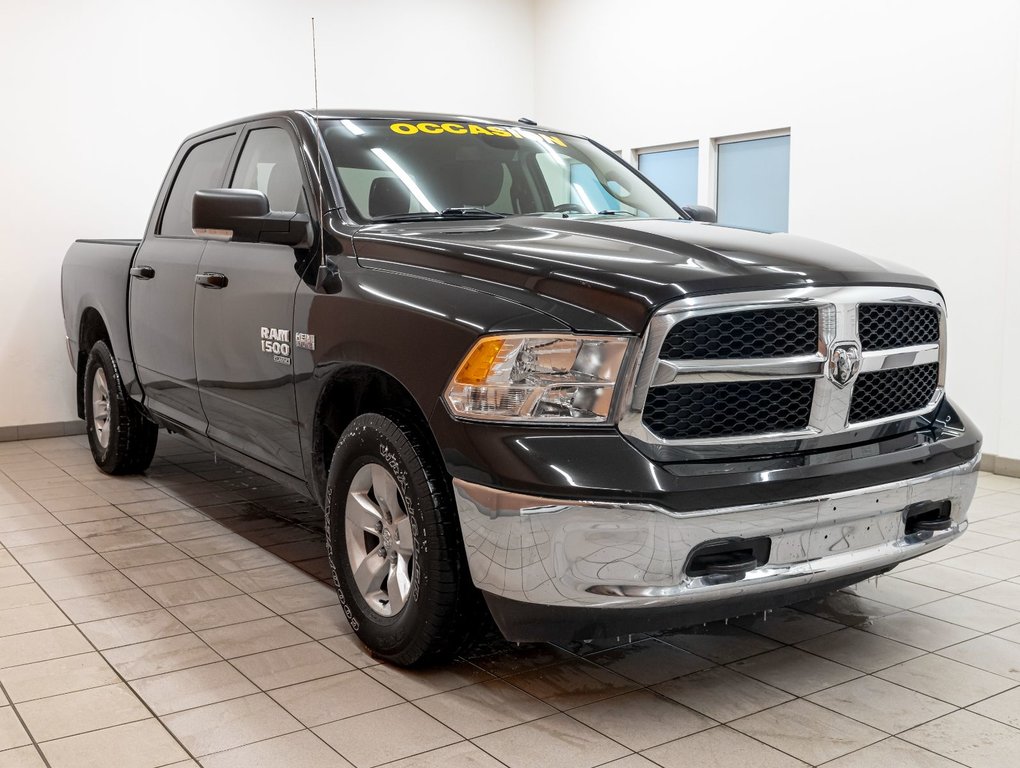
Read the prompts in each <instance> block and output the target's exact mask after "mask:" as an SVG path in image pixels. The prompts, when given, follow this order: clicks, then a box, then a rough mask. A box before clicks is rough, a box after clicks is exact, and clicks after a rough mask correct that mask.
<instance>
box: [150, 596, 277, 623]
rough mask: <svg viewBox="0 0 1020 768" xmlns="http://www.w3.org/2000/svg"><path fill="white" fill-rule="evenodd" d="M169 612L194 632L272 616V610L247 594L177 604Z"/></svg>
mask: <svg viewBox="0 0 1020 768" xmlns="http://www.w3.org/2000/svg"><path fill="white" fill-rule="evenodd" d="M170 612H171V613H172V614H173V615H174V616H176V617H177V618H178V619H180V620H181V621H182V622H184V623H185V624H187V625H188V627H190V628H191V629H193V630H194V631H196V632H197V631H199V630H202V629H213V628H215V627H225V626H227V625H228V624H240V623H242V622H246V621H255V620H257V619H268V618H271V617H272V616H273V612H272V611H270V610H269V609H268V608H266V607H265V606H264V605H262V603H260V602H258V601H256V600H254V599H253V598H251V597H249V596H248V595H235V596H234V597H223V598H220V599H218V600H206V601H205V602H203V603H189V604H186V605H178V606H174V607H173V608H171V609H170Z"/></svg>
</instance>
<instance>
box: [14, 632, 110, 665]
mask: <svg viewBox="0 0 1020 768" xmlns="http://www.w3.org/2000/svg"><path fill="white" fill-rule="evenodd" d="M91 650H92V646H91V645H89V643H88V641H87V640H86V639H85V638H84V637H83V636H82V634H81V632H79V631H78V629H77V628H75V627H70V626H67V627H56V628H53V629H43V630H40V631H38V632H29V633H26V634H23V635H12V636H10V637H0V668H3V667H14V666H18V665H19V664H31V663H33V662H36V661H45V660H46V659H56V658H60V657H62V656H72V655H74V654H79V653H87V652H88V651H91Z"/></svg>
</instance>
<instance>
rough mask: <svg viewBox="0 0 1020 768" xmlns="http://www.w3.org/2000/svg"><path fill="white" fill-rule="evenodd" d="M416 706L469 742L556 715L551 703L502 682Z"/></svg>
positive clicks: (442, 695) (469, 688)
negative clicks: (478, 737)
mask: <svg viewBox="0 0 1020 768" xmlns="http://www.w3.org/2000/svg"><path fill="white" fill-rule="evenodd" d="M415 704H416V705H417V706H418V707H419V708H420V709H422V710H424V711H425V712H427V713H428V714H430V715H431V716H432V717H434V718H435V719H436V720H438V721H439V722H441V723H443V724H444V725H446V726H447V727H449V728H451V729H453V730H455V731H457V733H459V734H460V735H461V736H464V737H465V738H469V739H470V738H475V737H476V736H481V735H483V734H486V733H491V732H493V731H498V730H501V729H503V728H509V727H511V726H514V725H520V724H521V723H526V722H529V721H531V720H537V719H538V718H540V717H547V716H549V715H553V714H556V710H555V709H554V708H552V707H550V706H549V705H548V704H545V703H543V702H541V701H539V700H538V699H536V698H535V697H534V696H531V695H530V694H527V693H525V692H524V691H522V690H520V689H519V688H515V687H514V686H512V685H510V684H509V683H506V682H503V681H502V680H489V681H487V682H483V683H476V684H475V685H469V686H467V687H465V688H457V689H456V690H452V691H447V692H445V693H439V694H436V695H434V696H428V697H426V698H423V699H418V700H417V701H416V702H415Z"/></svg>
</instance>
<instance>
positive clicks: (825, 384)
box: [617, 286, 946, 447]
mask: <svg viewBox="0 0 1020 768" xmlns="http://www.w3.org/2000/svg"><path fill="white" fill-rule="evenodd" d="M883 303H888V304H904V305H911V304H913V305H918V306H930V307H934V308H936V309H937V311H938V313H939V323H940V333H939V342H937V343H929V344H921V345H917V346H913V347H905V348H901V349H883V350H869V351H865V352H861V366H860V371H859V372H858V374H857V375H860V373H866V372H873V371H882V370H889V369H894V368H905V367H911V366H918V365H924V364H927V363H937V364H938V366H939V378H938V385H937V387H936V390H935V392H934V393H933V395H932V399H931V401H930V403H929V404H928V405H927V406H925V407H924V408H921V409H919V410H917V411H911V412H909V413H899V414H895V415H893V416H889V417H886V418H882V419H875V420H873V421H868V422H859V423H853V424H850V423H849V412H850V401H851V397H852V393H853V383H851V384H850V385H849V386H845V387H844V388H841V387H838V386H836V384H835V383H833V382H832V381H830V380H829V378H828V377H827V375H826V367H827V364H828V357H829V350H830V349H831V348H832V347H833V346H834V345H837V344H839V345H844V344H847V343H851V344H855V345H856V347H857V349H858V350H859V351H860V334H859V332H858V325H857V322H858V306H859V305H861V304H883ZM808 306H817V307H818V308H819V312H818V316H819V318H818V323H819V332H818V352H817V353H816V354H813V355H800V356H796V357H783V358H753V359H741V360H734V359H702V360H662V359H659V353H660V350H661V349H662V346H663V342H664V341H665V339H666V337H667V336H668V334H669V332H670V330H671V329H672V328H673V326H675V325H676V324H677V323H680V322H682V321H684V320H686V319H689V318H691V317H695V316H704V315H712V314H721V313H729V312H753V311H759V310H769V309H781V308H788V307H808ZM945 317H946V309H945V303H944V302H943V300H942V297H941V296H940V295H939V294H938V293H937V292H936V291H934V290H930V289H923V288H903V287H894V286H888V287H887V286H849V287H834V288H801V289H796V290H793V291H784V292H779V291H769V292H748V293H733V294H720V295H714V296H699V297H693V298H689V299H681V300H679V301H676V302H672V303H671V304H668V305H666V306H664V307H662V308H661V309H660V310H659V311H658V312H657V313H656V314H655V315H654V316H653V317H652V319H651V321H650V322H649V325H648V328H647V329H646V331H645V333H644V335H643V337H642V340H641V344H640V354H639V355H638V357H637V360H636V362H635V368H634V370H633V371H632V373H631V375H630V376H629V377H628V378H629V380H630V382H632V383H631V389H630V392H629V393H628V394H627V395H625V396H624V397H623V398H621V400H622V401H623V402H622V403H621V405H620V410H619V413H618V419H617V424H618V427H619V429H620V431H621V432H622V433H623V434H624V435H627V436H628V437H631V438H634V439H636V440H638V441H640V442H642V443H646V444H648V445H651V446H684V447H689V446H706V447H711V446H721V447H722V446H734V445H757V444H768V443H774V442H781V441H789V440H791V439H793V440H805V439H806V440H808V441H810V440H811V439H812V438H820V437H823V436H828V435H835V434H839V433H842V432H848V431H851V430H859V429H861V428H865V427H871V426H879V425H883V424H887V423H891V422H896V421H903V420H907V419H911V418H916V417H918V416H923V415H924V414H926V413H929V412H931V410H933V409H934V408H935V407H936V406H937V405H938V404H939V402H940V401H941V399H942V397H943V394H944V386H945V339H946V331H945ZM787 378H813V379H814V380H815V394H814V400H813V403H812V409H811V416H810V419H809V422H808V424H807V426H806V428H805V429H800V430H796V431H786V432H769V433H758V434H754V435H741V436H727V437H697V438H686V439H677V440H668V439H664V438H662V437H660V436H659V435H657V434H656V433H655V432H653V431H651V430H650V429H649V428H648V427H647V426H646V425H645V423H644V421H643V418H642V417H643V411H644V407H645V401H646V400H647V397H648V392H649V389H651V388H653V387H664V386H669V385H676V384H710V383H721V382H730V381H754V380H775V379H787ZM621 394H623V393H621Z"/></svg>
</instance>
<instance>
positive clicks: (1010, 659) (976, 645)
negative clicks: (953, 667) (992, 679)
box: [939, 635, 1020, 682]
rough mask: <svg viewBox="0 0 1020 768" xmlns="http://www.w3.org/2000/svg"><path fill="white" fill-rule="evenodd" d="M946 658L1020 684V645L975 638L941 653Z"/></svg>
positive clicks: (986, 636) (999, 640)
mask: <svg viewBox="0 0 1020 768" xmlns="http://www.w3.org/2000/svg"><path fill="white" fill-rule="evenodd" d="M939 655H940V656H946V657H948V658H950V659H955V660H956V661H962V662H963V663H964V664H970V665H971V666H972V667H977V668H978V669H983V670H985V671H987V672H991V673H993V674H996V675H1001V676H1003V677H1008V678H1011V679H1012V680H1014V681H1016V682H1020V644H1018V643H1014V642H1011V641H1009V640H1004V639H1002V638H1000V637H994V636H992V635H984V636H983V637H975V638H974V639H973V640H968V641H966V642H964V643H960V644H959V645H954V646H952V647H951V648H944V649H942V650H941V651H939Z"/></svg>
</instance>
